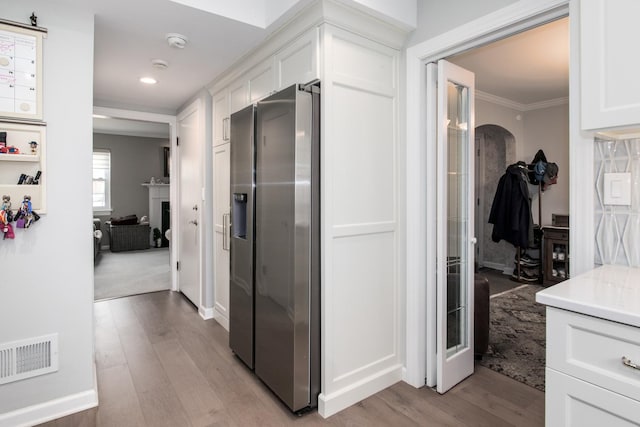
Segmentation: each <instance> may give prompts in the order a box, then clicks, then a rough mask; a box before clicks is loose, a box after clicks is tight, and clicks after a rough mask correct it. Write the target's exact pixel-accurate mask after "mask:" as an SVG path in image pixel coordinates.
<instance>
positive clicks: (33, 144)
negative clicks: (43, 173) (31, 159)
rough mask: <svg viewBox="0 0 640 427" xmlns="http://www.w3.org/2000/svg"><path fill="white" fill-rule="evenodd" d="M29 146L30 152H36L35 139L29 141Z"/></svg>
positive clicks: (36, 144) (34, 153)
mask: <svg viewBox="0 0 640 427" xmlns="http://www.w3.org/2000/svg"><path fill="white" fill-rule="evenodd" d="M29 147H31V154H33V155H36V154H38V143H37V142H35V141H31V142H29Z"/></svg>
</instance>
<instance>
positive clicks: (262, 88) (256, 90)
mask: <svg viewBox="0 0 640 427" xmlns="http://www.w3.org/2000/svg"><path fill="white" fill-rule="evenodd" d="M273 68H274V67H273V57H270V58H269V59H267V60H266V61H263V62H261V63H260V64H258V65H256V66H255V67H254V68H253V69H251V71H249V104H252V103H254V102H257V101H259V100H260V99H262V98H264V97H266V96H267V95H269V94H270V93H272V92H273V91H274V88H275V81H274V72H273Z"/></svg>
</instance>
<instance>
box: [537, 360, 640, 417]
mask: <svg viewBox="0 0 640 427" xmlns="http://www.w3.org/2000/svg"><path fill="white" fill-rule="evenodd" d="M545 399H546V402H545V405H546V409H545V410H546V425H547V427H556V426H567V427H622V426H625V427H626V426H638V425H640V402H638V401H637V400H633V399H630V398H628V397H625V396H623V395H621V394H618V393H614V392H612V391H609V390H606V389H604V388H602V387H598V386H596V385H593V384H591V383H588V382H586V381H582V380H579V379H577V378H575V377H572V376H570V375H566V374H563V373H561V372H558V371H556V370H554V369H550V368H547V370H546V396H545Z"/></svg>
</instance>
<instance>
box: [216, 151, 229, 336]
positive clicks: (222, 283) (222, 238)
mask: <svg viewBox="0 0 640 427" xmlns="http://www.w3.org/2000/svg"><path fill="white" fill-rule="evenodd" d="M230 145H231V144H222V145H219V146H217V147H214V149H213V197H214V200H213V212H214V214H213V215H214V216H213V228H214V238H213V245H214V255H213V256H214V258H213V263H214V272H213V274H214V314H213V317H214V318H215V319H216V320H217V321H218V322H219V323H220V324H221V325H222V326H223V327H224V328H225V329H227V330H229V212H230V210H231V209H230V206H229V203H230V202H229V201H230V194H229V191H230V189H229V177H230V169H229V168H230V163H229V162H230Z"/></svg>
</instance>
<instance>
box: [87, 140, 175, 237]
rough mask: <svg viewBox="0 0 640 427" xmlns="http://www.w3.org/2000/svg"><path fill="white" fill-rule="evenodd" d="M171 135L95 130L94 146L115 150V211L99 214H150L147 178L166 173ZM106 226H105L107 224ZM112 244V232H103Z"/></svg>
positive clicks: (113, 206)
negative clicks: (165, 155) (166, 154)
mask: <svg viewBox="0 0 640 427" xmlns="http://www.w3.org/2000/svg"><path fill="white" fill-rule="evenodd" d="M162 147H169V139H168V138H167V139H159V138H142V137H137V136H124V135H107V134H102V133H94V134H93V148H94V149H103V150H109V151H110V152H111V208H112V209H113V211H112V213H111V215H101V216H98V215H96V217H97V218H100V219H101V220H102V224H103V225H104V223H105V221H108V220H109V218H117V217H121V216H125V215H131V214H135V215H137V216H138V219H139V218H141V217H142V216H143V215H149V190H148V189H147V187H143V186H142V185H140V184H142V183H143V182H149V179H150V178H151V177H152V176H153V177H155V178H156V179H158V178H161V179H162V180H166V179H167V178H165V177H164V153H163V148H162ZM103 230H105V228H104V227H103ZM108 244H109V236H108V235H107V233H106V232H105V233H103V238H102V245H103V246H105V245H108Z"/></svg>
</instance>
